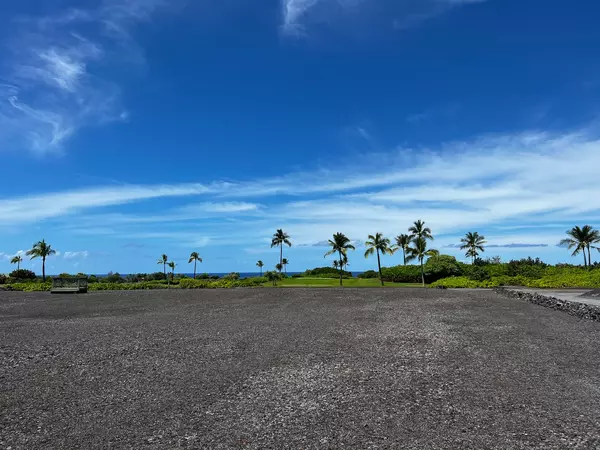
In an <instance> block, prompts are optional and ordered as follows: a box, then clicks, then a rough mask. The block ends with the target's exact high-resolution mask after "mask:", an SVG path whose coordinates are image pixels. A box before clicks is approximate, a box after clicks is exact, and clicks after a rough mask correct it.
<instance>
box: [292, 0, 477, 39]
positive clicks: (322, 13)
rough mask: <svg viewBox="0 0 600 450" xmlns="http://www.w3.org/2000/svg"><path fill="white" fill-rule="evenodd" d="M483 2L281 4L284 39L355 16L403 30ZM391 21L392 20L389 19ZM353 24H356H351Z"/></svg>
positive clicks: (302, 0) (296, 0) (313, 0)
mask: <svg viewBox="0 0 600 450" xmlns="http://www.w3.org/2000/svg"><path fill="white" fill-rule="evenodd" d="M485 1H486V0H421V1H417V2H415V1H410V0H281V9H282V25H281V29H282V32H283V34H284V35H286V36H294V37H302V36H305V35H306V34H307V32H308V27H309V26H310V25H312V24H316V23H321V24H322V23H324V24H326V26H328V27H335V26H339V23H340V22H343V21H344V19H345V18H347V17H350V16H354V17H359V18H360V19H359V20H363V21H368V20H375V21H377V20H384V21H387V22H388V24H389V25H388V26H393V27H394V28H396V29H406V28H410V27H413V26H415V25H418V24H419V23H421V22H423V21H425V20H427V19H431V18H433V17H435V16H439V15H440V14H443V13H445V12H447V11H448V10H450V9H452V8H456V7H460V6H465V5H468V4H474V3H482V2H485ZM390 18H391V19H390ZM353 24H354V25H355V24H356V21H353Z"/></svg>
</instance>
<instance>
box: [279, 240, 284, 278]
mask: <svg viewBox="0 0 600 450" xmlns="http://www.w3.org/2000/svg"><path fill="white" fill-rule="evenodd" d="M279 264H281V266H279V267H283V242H282V243H281V244H279ZM279 273H281V269H279Z"/></svg>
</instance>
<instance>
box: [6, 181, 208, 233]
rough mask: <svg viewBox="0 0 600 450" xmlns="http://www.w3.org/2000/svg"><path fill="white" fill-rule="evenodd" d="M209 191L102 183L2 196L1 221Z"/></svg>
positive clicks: (28, 219)
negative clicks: (13, 196) (12, 196)
mask: <svg viewBox="0 0 600 450" xmlns="http://www.w3.org/2000/svg"><path fill="white" fill-rule="evenodd" d="M208 191H209V188H207V187H205V186H203V185H200V184H181V185H174V186H170V185H154V186H134V185H126V186H120V187H114V186H109V187H99V188H90V189H81V190H73V191H66V192H60V193H48V194H41V195H37V196H31V197H25V198H17V199H10V200H0V224H2V223H6V224H15V223H23V222H25V223H27V222H35V221H39V220H43V219H48V218H51V217H58V216H64V215H68V214H72V213H75V212H78V211H83V210H86V209H90V208H98V207H102V206H110V205H120V204H124V203H130V202H136V201H138V202H139V201H142V200H148V199H154V198H161V197H181V196H188V195H199V194H203V193H206V192H208Z"/></svg>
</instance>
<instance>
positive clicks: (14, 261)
mask: <svg viewBox="0 0 600 450" xmlns="http://www.w3.org/2000/svg"><path fill="white" fill-rule="evenodd" d="M22 262H23V257H22V256H21V255H17V256H15V257H14V258H13V259H11V260H10V263H11V264H16V265H17V271H18V270H21V263H22Z"/></svg>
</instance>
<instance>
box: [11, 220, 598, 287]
mask: <svg viewBox="0 0 600 450" xmlns="http://www.w3.org/2000/svg"><path fill="white" fill-rule="evenodd" d="M566 234H567V238H566V239H563V240H562V241H561V242H560V243H559V245H560V246H563V247H565V248H567V249H569V250H571V254H572V256H577V255H580V254H582V255H583V263H584V266H583V267H581V266H574V265H564V264H563V265H557V266H550V265H548V264H545V263H544V262H542V261H541V260H539V259H532V258H527V259H521V260H513V261H510V262H508V263H502V262H501V261H500V258H499V257H494V258H488V259H481V258H480V257H479V255H480V254H481V253H483V252H484V251H485V244H486V243H487V241H486V240H485V236H482V235H480V234H479V233H478V232H468V233H466V234H465V237H464V238H462V239H461V241H460V242H461V245H460V249H461V250H463V251H465V256H466V257H468V258H469V259H470V260H471V264H464V263H462V262H459V261H457V260H456V258H455V257H453V256H450V255H440V253H439V251H438V250H436V249H431V248H428V244H429V242H430V241H433V240H434V237H433V235H432V231H431V229H430V228H429V227H426V226H425V222H424V221H422V220H417V221H416V222H414V223H413V225H412V226H410V227H409V228H408V234H400V235H398V236H396V238H395V244H392V243H391V241H390V239H388V238H386V237H385V236H383V234H382V233H375V234H372V235H369V236H368V240H367V241H366V242H365V247H366V251H365V253H364V256H365V257H369V256H371V255H373V256H377V271H375V270H368V271H366V272H364V273H362V274H360V275H359V276H358V278H354V277H353V276H352V273H351V272H348V271H347V270H345V269H346V268H347V266H348V265H349V261H348V255H349V252H350V251H353V250H355V245H354V242H353V241H352V240H350V238H348V237H347V236H346V235H345V234H344V233H335V234H334V235H333V237H332V239H330V240H329V241H328V244H329V246H330V250H329V251H328V252H327V253H326V254H325V257H327V256H329V255H333V256H334V257H335V260H334V261H333V267H318V268H315V269H310V270H307V271H305V272H304V273H303V274H294V275H293V276H292V277H288V276H287V274H286V273H282V272H283V271H284V270H285V271H286V272H287V270H286V269H287V265H288V264H289V260H288V259H287V258H284V257H283V247H284V246H288V247H291V246H292V241H291V238H290V236H289V235H288V234H287V233H286V232H284V231H283V230H282V229H278V230H277V231H276V232H275V234H274V235H273V238H272V241H271V247H278V249H279V263H277V264H276V265H275V269H276V271H266V272H264V276H263V268H264V267H265V264H264V263H263V262H262V261H258V262H257V263H256V266H257V267H258V268H259V269H260V272H261V276H260V277H254V278H246V279H240V274H239V273H238V272H231V273H229V274H228V275H225V276H224V277H223V278H221V279H219V277H218V276H215V275H209V274H207V273H204V274H200V275H196V269H197V263H202V262H203V260H202V258H201V257H200V255H199V254H198V252H192V253H191V254H190V257H189V259H188V261H187V262H188V264H192V263H193V264H194V277H193V278H188V277H186V276H185V275H179V274H176V273H175V269H176V267H177V264H176V263H175V262H174V261H169V258H168V256H167V255H166V254H163V255H161V256H160V258H159V259H158V260H157V261H156V263H157V264H158V265H162V269H163V271H162V272H156V273H153V274H141V273H140V274H129V275H126V276H121V275H120V274H119V273H109V274H108V275H107V276H105V277H101V278H100V277H97V276H94V275H90V276H87V275H85V274H83V273H79V274H77V275H75V276H77V277H87V279H88V283H89V290H91V291H94V290H130V289H166V288H172V289H211V288H231V287H255V286H278V285H281V286H333V285H335V284H336V283H339V285H340V286H342V285H344V284H345V285H347V286H376V285H377V284H378V283H379V284H381V286H383V285H384V283H388V284H391V285H395V286H406V285H416V284H418V283H420V284H421V285H422V286H425V285H426V284H429V285H430V286H431V287H449V288H489V287H497V286H507V285H517V286H527V287H534V288H564V287H575V288H577V287H580V288H600V265H598V264H597V263H594V262H592V261H593V258H592V249H594V250H598V251H600V231H599V230H595V229H594V228H593V227H591V226H589V225H585V226H583V227H573V228H572V229H570V230H568V231H567V232H566ZM399 251H401V252H402V262H403V264H402V265H398V266H393V267H381V258H380V256H381V255H385V254H390V255H393V254H395V253H396V252H399ZM55 254H56V251H55V250H54V249H52V247H51V246H50V244H47V243H46V242H45V241H44V240H41V241H38V242H36V243H35V244H34V245H33V247H32V249H31V250H29V251H27V252H26V255H28V256H30V258H31V259H34V258H40V259H41V261H42V277H41V278H40V277H37V276H36V274H35V273H34V272H32V271H30V270H27V269H21V263H22V262H23V258H22V257H21V256H20V255H15V256H14V257H13V258H12V259H11V263H12V264H16V265H17V270H14V271H13V272H11V273H10V274H9V275H8V276H6V275H3V274H0V286H2V288H1V289H4V290H7V289H10V290H21V291H44V290H49V289H50V285H51V283H50V282H48V281H46V272H45V264H46V258H47V257H49V256H52V255H55ZM410 261H416V262H417V263H418V265H408V264H407V263H408V262H410ZM167 267H168V268H169V269H170V271H167ZM60 276H61V277H69V276H71V275H69V274H61V275H60ZM377 279H378V280H377ZM377 282H378V283H377Z"/></svg>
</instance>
